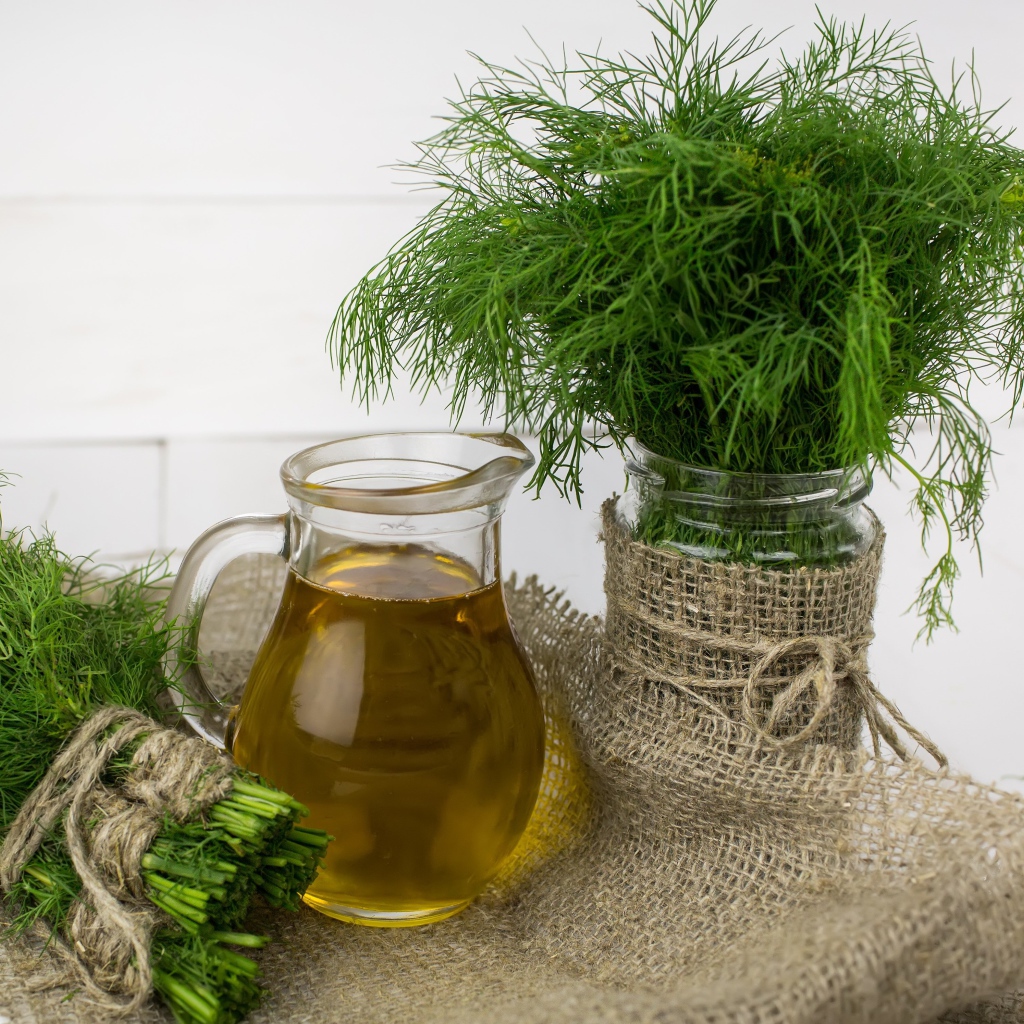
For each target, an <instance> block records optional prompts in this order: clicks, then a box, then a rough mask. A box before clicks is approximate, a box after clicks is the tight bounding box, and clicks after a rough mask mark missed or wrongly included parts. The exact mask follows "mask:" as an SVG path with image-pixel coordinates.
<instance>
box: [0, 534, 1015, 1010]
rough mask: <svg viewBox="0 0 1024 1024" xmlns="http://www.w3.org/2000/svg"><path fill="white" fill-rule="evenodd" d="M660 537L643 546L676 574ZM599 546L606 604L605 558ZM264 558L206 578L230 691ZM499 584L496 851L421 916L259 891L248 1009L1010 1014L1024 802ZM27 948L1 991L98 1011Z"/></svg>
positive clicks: (273, 576)
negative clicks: (794, 729) (537, 707)
mask: <svg viewBox="0 0 1024 1024" xmlns="http://www.w3.org/2000/svg"><path fill="white" fill-rule="evenodd" d="M609 543H610V544H612V543H614V541H613V540H610V541H609ZM629 550H633V551H634V555H633V557H634V558H635V557H636V551H635V549H632V548H630V547H629V546H628V545H627V547H626V551H627V553H628V551H629ZM641 554H644V555H645V556H646V553H645V552H644V553H641ZM872 557H873V556H872ZM678 558H679V556H676V555H672V554H665V553H658V554H657V558H656V564H658V565H663V566H667V567H668V568H667V569H666V573H667V572H668V571H670V570H671V571H672V572H676V573H679V572H680V570H681V569H682V566H681V565H680V564H679V562H678ZM673 559H676V560H677V561H673ZM611 566H612V571H611V572H610V573H609V581H610V587H611V589H612V590H613V591H614V592H615V594H614V596H613V600H612V602H611V603H613V602H614V600H615V599H616V597H621V594H622V585H623V583H624V582H625V580H624V577H623V575H622V566H621V565H620V564H618V563H616V562H615V556H614V555H612V557H611ZM874 571H875V572H876V574H877V566H876V569H875V570H874ZM638 572H639V573H640V575H641V576H643V577H644V578H649V575H650V567H649V565H646V564H645V565H644V567H642V569H640V570H638ZM764 575H768V574H767V573H764ZM274 580H276V582H273V583H272V586H273V587H276V586H277V585H279V582H280V574H279V573H278V572H277V570H276V568H275V567H274V564H273V563H272V562H270V561H268V560H266V559H263V560H255V561H251V562H248V563H238V564H236V567H235V568H234V569H233V570H232V571H231V572H230V574H229V577H227V578H225V579H223V580H222V581H221V582H220V583H219V584H218V592H219V593H218V594H217V595H215V598H214V600H213V602H212V604H211V608H210V610H208V612H207V616H208V619H207V624H206V629H205V632H204V639H205V642H206V644H207V646H208V649H209V650H212V651H216V652H217V653H216V655H215V656H214V658H213V660H214V662H215V664H216V666H217V667H218V668H219V670H220V676H221V679H220V685H221V689H222V690H223V691H225V692H226V691H228V690H230V689H231V688H232V686H234V685H237V682H238V680H239V679H240V678H244V671H245V667H246V664H247V662H248V661H249V660H251V657H252V652H253V650H254V647H255V644H256V642H257V640H258V637H259V636H260V635H261V633H262V630H263V629H264V628H265V626H266V613H267V612H268V611H269V609H270V608H272V605H273V601H272V600H265V599H263V598H262V597H261V599H260V601H259V602H258V607H257V603H254V601H253V600H252V599H251V597H250V599H249V600H246V599H245V597H244V595H245V594H246V593H249V594H250V595H251V594H252V590H253V588H252V584H253V582H254V581H258V583H259V586H260V590H261V594H262V593H263V592H265V591H266V590H267V588H268V587H271V581H274ZM749 585H750V584H749V579H748V581H747V583H745V584H744V586H746V587H749ZM753 585H754V586H755V587H765V588H767V589H768V591H769V592H777V590H776V588H777V587H779V586H784V585H785V581H782V580H773V579H768V580H761V579H760V576H758V579H757V580H755V581H754V584H753ZM872 587H873V584H872ZM508 598H509V606H510V610H511V613H512V616H513V619H514V621H515V623H516V626H517V629H518V631H519V634H520V636H521V637H522V640H523V642H524V645H525V647H526V649H527V652H528V654H529V656H530V658H531V661H532V663H533V665H534V667H535V670H536V674H537V679H538V684H539V686H540V688H541V691H542V695H543V698H544V701H545V706H546V711H547V714H548V722H549V730H550V734H551V735H553V736H554V737H555V740H556V741H555V742H554V743H551V744H549V754H548V761H547V772H546V777H545V785H544V787H543V791H542V797H541V801H540V804H539V807H538V813H537V815H536V816H535V819H534V821H533V823H532V824H531V830H530V833H529V834H528V836H527V837H526V839H525V840H524V845H523V847H522V848H521V850H520V851H518V853H517V860H516V863H515V864H514V865H513V866H512V867H511V868H510V870H509V871H508V872H506V875H505V877H504V879H503V882H502V884H501V885H499V886H496V887H495V888H494V890H493V891H491V892H490V893H489V894H487V896H485V897H484V898H483V899H481V900H479V901H477V903H475V904H474V905H473V906H471V907H470V908H469V909H468V910H467V911H465V912H464V913H463V914H461V915H459V916H458V917H456V918H453V919H451V920H449V921H446V922H442V923H441V924H438V925H433V926H430V927H427V928H420V929H403V930H389V931H385V930H376V929H367V928H357V927H351V926H347V925H343V924H340V923H338V922H335V921H332V920H330V919H328V918H325V917H322V916H320V915H317V914H315V913H313V912H311V911H305V912H303V913H301V914H298V915H283V914H278V913H271V912H269V911H263V912H260V913H258V914H257V915H256V919H255V920H253V921H251V922H250V924H251V925H252V926H253V927H255V928H263V929H265V930H266V931H268V932H269V933H271V934H273V935H274V936H275V937H276V938H277V939H278V940H279V941H278V942H277V943H275V944H273V945H271V946H270V947H268V948H267V949H266V950H264V951H263V953H262V955H261V956H262V963H263V967H264V971H265V977H266V981H267V984H268V988H269V994H268V998H267V1000H266V1003H265V1005H264V1007H263V1008H262V1009H261V1010H259V1011H258V1012H257V1013H256V1014H254V1015H253V1016H252V1018H251V1020H252V1021H253V1022H254V1024H270V1022H275V1024H282V1022H283V1024H291V1022H294V1024H300V1022H301V1024H312V1022H317V1024H331V1022H339V1024H340V1022H346V1024H348V1022H352V1024H355V1022H360V1024H362V1022H369V1024H377V1022H380V1024H384V1022H393V1021H398V1020H402V1021H407V1022H422V1024H441V1022H454V1024H468V1022H479V1021H486V1022H487V1024H513V1022H514V1024H542V1022H543V1024H584V1022H587V1024H589V1022H595V1024H599V1022H611V1021H615V1022H627V1021H628V1022H629V1024H647V1022H650V1024H654V1022H657V1024H691V1022H702V1024H712V1022H714V1024H733V1022H735V1024H740V1022H751V1024H754V1022H756V1024H768V1022H771V1024H797V1022H800V1024H803V1022H807V1024H810V1022H830V1024H831V1022H837V1024H838V1022H847V1021H849V1022H854V1021H856V1022H867V1021H870V1022H872V1024H886V1022H892V1024H914V1022H931V1021H935V1020H937V1019H941V1020H943V1021H948V1022H954V1021H955V1022H958V1024H982V1022H986V1024H994V1022H1003V1024H1009V1022H1011V1021H1013V1022H1016V1021H1021V1020H1024V1016H1022V1015H1021V1014H1020V1012H1019V1006H1020V1001H1019V999H1018V998H1017V997H1015V996H1009V995H1006V996H1004V995H1001V994H1002V993H1008V992H1011V991H1012V990H1013V989H1014V988H1015V987H1017V986H1018V985H1020V983H1021V982H1024V958H1022V956H1021V953H1022V952H1024V827H1022V826H1024V802H1022V801H1021V800H1020V799H1019V798H1017V797H1016V796H1013V795H1009V794H1006V793H1002V792H999V791H996V790H993V789H990V788H987V787H984V786H980V785H977V784H975V783H973V782H972V781H971V780H970V779H968V778H965V777H959V776H955V775H953V774H951V773H949V772H947V771H933V770H931V769H929V768H928V767H926V766H925V765H923V764H922V763H920V762H917V761H913V760H912V761H910V762H909V763H903V762H902V761H900V760H899V759H895V758H893V759H887V758H875V757H871V756H869V755H868V753H866V752H859V753H858V752H857V751H854V750H852V749H850V747H849V744H848V742H847V741H848V739H849V737H848V731H844V728H845V727H844V728H840V730H839V732H838V733H837V734H836V735H837V736H838V737H839V738H840V739H843V742H842V743H841V744H840V745H838V746H833V745H828V744H821V743H816V744H812V745H808V746H806V747H805V748H804V750H803V753H802V754H800V755H797V754H796V753H795V752H794V750H792V749H790V748H779V747H777V746H773V745H772V744H771V743H770V742H768V741H767V739H766V737H765V736H763V735H761V734H760V733H759V732H758V731H756V730H754V729H752V728H751V727H750V726H749V724H748V723H747V722H746V721H745V720H744V718H743V716H742V714H740V713H737V712H736V707H737V706H736V705H735V703H730V702H729V701H728V700H726V701H725V704H726V707H725V708H722V707H713V706H709V705H708V704H707V703H704V702H702V701H695V700H694V699H693V697H692V695H691V694H689V693H688V692H687V687H686V686H685V685H684V686H678V685H674V684H673V682H672V680H671V667H672V666H671V665H665V666H663V668H664V669H665V671H657V672H653V673H652V677H651V678H649V679H647V681H646V682H644V681H643V680H642V679H640V680H639V682H638V676H637V675H636V674H632V675H631V674H630V672H628V671H623V669H622V668H621V664H620V667H619V668H617V669H616V668H614V667H613V664H614V662H615V659H614V651H613V650H612V648H610V647H608V646H606V645H605V642H604V641H605V632H604V626H603V624H602V623H601V622H600V621H599V620H594V619H590V618H586V617H583V616H580V615H578V614H576V613H575V612H574V611H573V609H571V608H570V607H568V606H567V605H566V604H564V603H562V602H560V601H559V600H558V599H557V597H556V596H555V595H553V594H552V593H551V592H550V591H547V590H545V589H543V588H542V587H540V586H539V585H538V584H537V583H536V582H535V581H528V582H527V583H526V584H525V585H522V586H514V587H510V588H508ZM858 602H861V598H859V597H858V598H857V599H856V600H855V601H854V602H853V604H854V605H856V606H857V607H860V606H861V605H860V604H859V603H858ZM766 607H767V606H766ZM866 610H867V614H868V615H870V601H869V602H868V605H867V609H866ZM649 611H650V609H645V610H644V614H645V615H647V614H648V612H649ZM614 614H615V613H614V612H613V616H614ZM695 614H701V613H700V612H697V613H695ZM768 614H775V613H774V612H771V611H770V610H769V611H768ZM822 614H823V615H828V614H831V613H830V612H828V611H824V612H822ZM669 615H671V616H676V615H678V611H676V610H673V611H671V612H669ZM666 621H668V620H666ZM821 621H822V622H825V621H828V620H826V619H823V620H821ZM839 632H840V633H843V634H845V635H846V636H847V637H848V638H849V637H850V634H849V632H848V627H845V626H844V627H843V628H842V629H840V630H839ZM633 653H635V652H633ZM631 656H632V655H631ZM620 661H621V659H620ZM688 677H689V675H688V674H687V678H688ZM783 682H784V680H781V679H780V680H776V681H775V683H776V684H778V685H782V683H783ZM922 685H926V681H925V680H922ZM719 696H721V694H719ZM712 703H713V702H712ZM837 706H839V707H846V705H844V704H842V703H840V704H839V705H837ZM730 707H731V708H732V713H730V711H729V708H730ZM766 710H767V708H766V707H762V708H761V709H760V711H761V712H765V711H766ZM851 713H852V715H853V717H854V718H856V715H857V712H856V709H855V708H854V709H853V710H852V712H851V711H850V709H849V708H848V707H847V709H846V711H845V712H844V714H851ZM779 724H780V728H781V731H782V733H783V734H785V733H786V730H787V729H789V728H790V727H791V726H793V723H792V722H782V723H779ZM828 727H829V728H831V726H828ZM581 781H582V783H584V784H582V785H581ZM584 793H585V794H586V796H585V797H584V795H583V794H584ZM33 957H34V954H33V953H32V952H30V951H29V950H27V949H26V948H25V947H24V946H22V945H12V944H6V945H4V946H0V1013H4V1014H6V1015H7V1016H9V1017H10V1018H11V1019H12V1021H17V1022H18V1024H37V1022H38V1024H41V1022H43V1021H45V1022H50V1021H54V1022H65V1021H66V1022H76V1024H78V1022H85V1021H94V1020H97V1019H99V1018H98V1017H97V1016H96V1014H95V1012H93V1011H90V1010H89V1008H88V1007H87V1005H85V1004H83V1003H82V1002H81V1000H80V999H79V998H75V999H72V1000H70V1001H69V1002H65V1003H60V1002H59V1001H58V999H57V997H54V996H52V995H46V994H35V993H32V992H30V991H29V990H28V986H27V984H26V981H25V979H26V977H27V974H28V973H29V971H30V969H31V967H32V963H33ZM37 969H38V968H37ZM161 1015H162V1011H159V1010H155V1009H152V1010H147V1011H146V1012H145V1013H144V1014H141V1015H139V1016H138V1017H137V1018H132V1019H133V1020H138V1021H143V1020H145V1021H147V1022H149V1021H152V1020H160V1019H163V1018H162V1016H161Z"/></svg>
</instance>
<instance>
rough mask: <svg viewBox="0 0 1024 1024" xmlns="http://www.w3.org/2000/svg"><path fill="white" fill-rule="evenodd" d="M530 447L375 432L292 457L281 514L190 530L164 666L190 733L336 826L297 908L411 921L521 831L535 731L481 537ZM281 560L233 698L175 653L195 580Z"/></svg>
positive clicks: (465, 887) (539, 758)
mask: <svg viewBox="0 0 1024 1024" xmlns="http://www.w3.org/2000/svg"><path fill="white" fill-rule="evenodd" d="M532 464H533V456H532V455H531V454H530V452H529V451H528V450H527V449H526V448H525V447H524V446H523V444H522V443H521V442H520V441H519V440H517V439H516V438H514V437H511V436H509V435H507V434H451V433H420V434H378V435H372V436H365V437H356V438H351V439H349V440H342V441H333V442H331V443H329V444H323V445H318V446H316V447H313V448H308V449H306V450H305V451H302V452H299V453H298V454H297V455H293V456H292V457H291V458H289V459H288V460H287V461H286V462H285V463H284V465H283V466H282V468H281V479H282V481H283V482H284V487H285V491H286V492H287V495H288V505H289V509H290V511H289V512H288V513H286V514H284V515H280V516H275V515H249V516H241V517H239V518H237V519H230V520H228V521H226V522H223V523H220V524H219V525H217V526H214V527H213V528H212V529H210V530H208V531H207V532H206V533H205V534H203V536H201V537H200V538H199V539H198V540H197V541H196V542H195V544H194V545H193V546H192V548H191V550H190V551H189V552H188V554H187V555H186V557H185V560H184V561H183V563H182V566H181V571H180V573H179V574H178V578H177V581H176V582H175V586H174V590H173V592H172V594H171V598H170V602H169V611H168V614H169V615H170V616H171V617H176V618H177V620H178V621H179V622H183V623H188V624H189V626H190V628H189V630H188V632H187V636H186V642H185V643H184V644H183V645H182V648H181V649H179V650H178V651H176V652H175V653H174V654H173V655H172V656H171V658H170V659H169V664H168V671H169V677H170V678H177V679H178V680H179V681H178V683H177V684H176V685H177V687H178V689H179V692H180V697H179V704H180V707H181V709H182V712H183V714H184V715H185V717H186V718H187V719H188V721H189V722H190V723H191V724H192V726H193V727H194V728H195V729H196V731H197V732H199V733H200V734H201V735H202V736H204V737H206V739H208V740H210V741H211V742H213V743H216V744H222V745H225V746H227V747H228V748H229V749H230V750H231V752H232V754H233V755H234V757H235V760H236V761H237V762H238V763H239V764H240V765H242V766H243V767H245V768H248V769H250V770H251V771H254V772H258V773H259V774H260V775H262V776H264V777H265V778H266V779H268V780H269V781H271V782H272V783H273V784H274V785H276V786H278V787H279V788H281V789H283V790H285V791H287V792H289V793H292V794H293V795H294V796H295V797H296V798H298V799H299V800H301V801H302V802H303V803H304V804H306V805H307V806H308V807H309V808H310V811H311V816H310V818H309V819H307V822H306V823H308V824H309V825H310V826H311V827H315V828H322V829H325V830H326V831H327V832H329V833H330V834H331V835H332V836H334V837H335V838H334V841H333V842H332V843H331V844H330V846H329V847H328V850H327V854H326V864H325V866H324V868H323V869H322V870H321V872H320V875H319V877H318V878H317V880H316V881H315V882H314V883H313V885H312V886H311V887H310V889H309V890H308V892H307V893H306V896H305V900H306V902H307V903H308V904H309V905H310V906H312V907H314V908H316V909H317V910H320V911H322V912H323V913H325V914H328V915H330V916H332V917H337V918H341V919H342V920H346V921H352V922H356V923H361V924H370V925H377V926H398V925H419V924H426V923H429V922H431V921H439V920H441V919H443V918H445V917H448V916H450V915H452V914H455V913H457V912H458V911H459V910H461V909H462V908H463V907H465V906H466V905H467V904H468V903H469V902H470V900H472V899H473V897H474V896H476V895H478V894H479V893H480V892H481V891H482V890H483V888H484V886H485V885H486V884H487V882H488V881H489V880H490V879H491V878H492V877H493V876H494V875H495V874H496V873H497V870H498V868H499V866H500V864H501V862H502V861H503V859H504V858H505V857H506V855H507V854H508V853H510V852H511V850H512V848H513V847H514V846H515V844H516V841H517V840H518V839H519V837H520V835H521V834H522V832H523V830H524V829H525V827H526V823H527V820H528V818H529V816H530V812H531V811H532V809H533V805H534V801H535V800H536V796H537V789H538V786H539V783H540V777H541V769H542V766H543V757H544V725H543V718H542V712H541V707H540V702H539V700H538V697H537V692H536V689H535V687H534V682H533V678H532V675H531V671H530V668H529V666H528V664H527V662H526V660H525V658H524V656H523V653H522V650H521V648H520V645H519V641H518V639H517V637H516V635H515V632H514V630H513V628H512V625H511V623H510V621H509V618H508V612H507V609H506V606H505V598H504V594H503V592H502V589H501V575H500V558H499V527H500V520H501V515H502V512H503V511H504V508H505V503H506V500H507V498H508V496H509V493H510V491H511V489H512V487H513V485H514V484H515V482H516V481H517V480H518V479H519V478H520V477H521V475H522V474H523V473H524V472H525V471H526V470H527V469H529V468H530V466H531V465H532ZM246 552H273V553H276V554H279V555H280V556H281V557H282V558H285V559H286V560H287V562H288V576H287V582H286V584H285V587H284V593H283V596H282V598H281V604H280V606H279V608H278V611H277V615H276V618H275V619H274V622H273V624H272V626H271V627H270V630H269V632H268V633H267V636H266V638H265V639H264V641H263V644H262V646H261V647H260V650H259V653H258V654H257V656H256V660H255V662H254V664H253V666H252V669H251V671H250V673H249V678H248V682H247V684H246V687H245V691H244V694H243V696H242V700H241V703H240V704H239V705H238V707H237V708H235V709H228V708H226V707H225V706H223V705H220V704H218V703H217V702H216V700H215V698H214V697H213V695H212V694H211V693H210V691H209V689H208V687H207V686H206V684H205V682H204V680H203V678H202V674H201V671H200V670H199V668H198V667H197V666H196V665H195V664H194V662H195V658H194V656H193V653H192V651H190V650H189V648H190V647H191V648H192V650H193V651H194V648H195V645H196V641H197V638H198V634H199V622H200V619H201V616H202V612H203V608H204V606H205V604H206V600H207V597H208V596H209V592H210V589H211V587H212V585H213V582H214V580H215V578H216V576H217V574H218V573H219V572H220V570H221V569H222V568H223V567H224V566H225V565H226V564H227V563H228V562H230V561H231V560H232V559H234V558H236V557H237V556H238V555H240V554H243V553H246Z"/></svg>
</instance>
